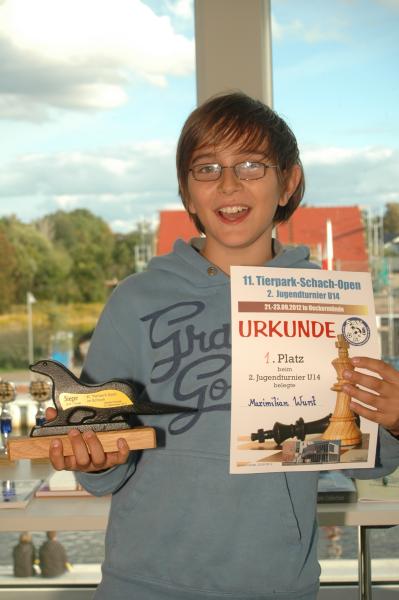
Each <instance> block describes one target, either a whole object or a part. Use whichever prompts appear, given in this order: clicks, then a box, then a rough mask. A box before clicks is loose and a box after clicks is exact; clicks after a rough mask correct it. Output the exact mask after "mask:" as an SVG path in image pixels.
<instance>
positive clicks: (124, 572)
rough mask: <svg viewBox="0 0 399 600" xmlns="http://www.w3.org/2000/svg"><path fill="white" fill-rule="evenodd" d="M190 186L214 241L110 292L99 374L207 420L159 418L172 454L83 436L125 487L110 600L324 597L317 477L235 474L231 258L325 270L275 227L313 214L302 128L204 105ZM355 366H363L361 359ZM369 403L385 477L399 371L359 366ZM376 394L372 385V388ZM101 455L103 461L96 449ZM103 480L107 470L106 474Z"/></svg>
mask: <svg viewBox="0 0 399 600" xmlns="http://www.w3.org/2000/svg"><path fill="white" fill-rule="evenodd" d="M177 173H178V180H179V192H180V195H181V197H182V200H183V203H184V206H185V207H186V209H187V210H188V212H189V213H190V215H191V216H192V218H193V219H194V221H195V223H196V224H197V227H198V228H199V230H200V231H202V232H205V233H206V237H205V238H201V239H200V240H194V241H193V242H192V245H190V244H186V243H184V242H182V241H181V240H178V241H177V242H176V244H175V247H174V251H173V252H172V253H171V254H170V255H167V256H163V257H159V258H155V259H153V260H152V261H151V263H150V265H149V269H148V271H147V272H145V273H142V274H140V275H134V276H132V277H129V278H127V279H126V280H125V281H123V282H122V283H121V284H120V285H119V286H118V288H117V289H116V291H115V292H114V293H113V295H112V297H111V298H110V300H109V302H108V304H107V306H106V308H105V310H104V312H103V314H102V316H101V319H100V321H99V324H98V326H97V328H96V331H95V333H94V336H93V339H92V342H91V346H90V350H89V354H88V357H87V360H86V363H85V368H84V377H85V378H86V380H88V381H97V382H99V381H106V380H108V379H111V378H122V379H129V380H131V381H132V382H133V383H134V384H135V386H136V387H137V389H138V391H139V392H140V393H144V394H146V395H147V396H148V397H149V398H151V400H153V401H158V402H164V403H173V404H177V403H178V402H181V403H182V406H191V407H195V408H197V409H198V412H195V413H181V414H179V415H172V416H170V415H169V416H168V415H162V416H157V417H156V420H155V418H154V417H148V418H143V419H142V422H143V424H145V425H147V424H148V425H155V426H157V427H158V428H159V431H160V432H161V433H162V436H161V435H158V444H159V447H158V448H157V449H155V450H151V451H147V452H143V453H137V452H136V453H130V454H129V452H128V449H127V447H126V445H125V443H124V441H123V440H120V442H119V451H118V452H114V453H108V454H105V453H104V452H103V450H102V447H101V444H100V443H99V441H98V439H97V437H96V435H95V434H94V433H93V432H87V433H85V434H83V436H82V435H81V434H80V433H79V432H78V431H75V432H73V433H72V432H71V433H70V437H71V441H72V445H73V448H74V451H75V455H74V456H73V457H70V458H65V459H64V458H63V456H62V448H61V443H60V441H57V442H54V443H53V447H52V449H51V460H52V463H53V465H54V467H55V468H56V469H62V468H68V469H74V470H77V471H80V473H79V475H78V478H79V481H80V482H81V483H82V484H83V485H84V486H85V487H86V488H87V489H88V490H89V491H91V492H92V493H94V494H97V495H102V494H108V493H112V494H113V496H112V508H111V514H110V520H109V525H108V530H107V536H106V556H105V561H104V565H103V579H102V582H101V584H100V586H99V588H98V590H97V593H96V596H95V597H96V599H97V600H105V599H106V600H126V599H127V598H135V599H137V600H161V599H162V600H180V599H181V600H183V599H184V600H199V599H203V598H209V599H212V600H222V599H224V600H226V599H229V600H250V599H251V600H255V599H257V600H260V599H263V600H270V599H272V598H279V600H314V599H315V598H316V596H317V590H318V576H319V567H318V564H317V555H316V554H317V525H316V519H315V513H316V493H317V473H315V472H305V473H303V472H302V473H291V472H290V473H270V474H267V475H264V474H258V475H229V473H228V454H229V433H230V431H229V429H230V415H229V412H228V410H229V404H230V294H229V291H230V290H229V277H228V275H229V269H230V265H268V266H276V267H284V266H286V267H297V268H304V269H305V268H306V269H307V268H315V267H316V265H312V264H311V263H310V262H309V261H308V256H309V254H308V250H307V249H306V248H304V247H297V248H282V247H281V246H280V245H279V244H278V242H277V241H276V240H273V239H272V229H273V227H274V225H275V224H276V223H278V222H281V221H284V220H286V219H288V218H289V216H290V215H291V214H292V213H293V212H294V210H295V209H296V207H297V206H298V205H299V203H300V201H301V199H302V196H303V191H304V176H303V171H302V166H301V162H300V160H299V154H298V148H297V143H296V140H295V137H294V135H293V134H292V132H291V131H290V129H289V128H288V127H287V125H286V123H284V121H283V120H282V119H280V118H279V117H278V116H277V115H276V114H275V113H274V112H273V111H272V110H270V109H269V108H268V107H266V106H265V105H263V104H262V103H261V102H258V101H256V100H253V99H251V98H249V97H248V96H246V95H244V94H241V93H231V94H225V95H222V96H218V97H215V98H213V99H210V100H209V101H207V102H205V103H204V104H203V105H202V106H200V107H199V108H198V109H196V110H195V111H194V112H193V113H192V114H191V115H190V117H189V118H188V120H187V121H186V124H185V125H184V127H183V130H182V133H181V136H180V140H179V144H178V148H177ZM354 362H355V361H354ZM356 366H366V367H368V368H370V369H371V370H373V371H375V372H376V373H377V375H378V374H379V375H381V376H382V379H379V378H378V377H372V376H365V375H361V374H360V373H356V374H354V375H353V377H352V381H353V386H350V393H351V394H352V396H353V397H354V398H357V399H360V400H362V401H363V402H365V403H366V404H369V405H373V406H376V407H377V409H378V410H377V411H375V412H374V411H372V410H370V409H367V408H364V407H361V406H359V405H358V404H356V403H355V402H354V404H355V410H356V411H357V412H358V413H359V414H362V415H364V416H367V417H370V418H372V419H374V420H377V421H378V422H380V423H381V424H382V425H384V427H385V428H387V429H390V430H391V433H390V432H388V431H387V430H386V429H385V428H383V427H381V432H380V442H381V443H380V455H379V461H380V464H381V466H380V467H379V468H378V469H374V470H368V471H365V470H360V471H359V472H357V473H356V475H357V476H362V477H373V476H374V477H378V476H381V475H383V474H385V473H388V472H390V471H391V470H392V469H393V468H394V467H395V466H397V464H398V462H399V460H398V459H399V441H398V440H397V439H396V438H395V435H397V434H399V407H398V398H399V374H398V373H397V372H396V371H395V370H394V369H392V368H390V367H389V366H387V365H385V364H384V363H383V362H382V361H377V360H371V359H366V358H361V359H358V362H357V363H356ZM359 384H361V385H362V386H364V387H366V388H368V390H371V392H370V391H367V390H363V391H361V390H360V389H358V388H357V385H359ZM88 449H89V450H90V453H89V452H88ZM96 471H100V472H96Z"/></svg>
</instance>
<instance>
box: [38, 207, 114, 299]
mask: <svg viewBox="0 0 399 600" xmlns="http://www.w3.org/2000/svg"><path fill="white" fill-rule="evenodd" d="M46 228H47V229H48V231H50V232H51V236H52V240H53V244H54V247H55V248H56V249H58V250H59V251H61V252H63V253H67V254H68V256H69V259H70V262H71V268H70V272H69V276H68V281H66V282H65V284H66V285H65V286H64V293H65V299H67V300H72V301H83V302H97V301H104V300H105V297H106V285H105V282H106V280H107V278H108V277H109V275H110V272H111V270H112V268H111V267H112V253H113V248H114V236H113V233H112V231H111V230H110V228H109V227H108V225H107V224H106V223H105V221H103V220H102V219H101V218H100V217H97V216H95V215H93V214H92V213H91V212H90V211H88V210H86V209H77V210H74V211H72V212H69V213H67V212H64V211H58V212H56V213H54V214H52V215H48V216H47V217H46Z"/></svg>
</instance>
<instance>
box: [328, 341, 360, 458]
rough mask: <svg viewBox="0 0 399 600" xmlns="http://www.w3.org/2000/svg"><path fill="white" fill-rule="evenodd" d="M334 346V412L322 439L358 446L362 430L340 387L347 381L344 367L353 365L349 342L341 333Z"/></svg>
mask: <svg viewBox="0 0 399 600" xmlns="http://www.w3.org/2000/svg"><path fill="white" fill-rule="evenodd" d="M335 346H336V347H337V348H338V358H335V359H334V360H333V361H332V365H333V366H334V368H335V370H336V371H337V375H338V378H337V381H336V383H334V385H333V386H332V388H331V389H332V390H333V391H334V392H337V399H336V403H335V409H334V412H333V414H332V416H331V418H330V424H329V426H328V427H327V429H326V430H325V432H324V433H323V436H322V439H323V440H339V441H340V442H341V447H344V446H346V447H348V446H358V445H359V444H360V443H361V441H362V432H361V431H360V429H359V427H358V425H357V424H356V415H355V413H354V412H352V411H351V409H350V408H349V404H350V400H351V397H350V396H349V394H347V393H346V392H345V391H344V390H343V389H342V388H343V385H344V384H345V383H349V381H347V380H346V379H345V378H344V376H343V372H344V371H345V369H349V370H351V371H353V365H352V363H351V361H350V358H349V353H348V348H349V344H348V342H347V341H346V340H345V338H344V336H343V335H337V341H336V342H335Z"/></svg>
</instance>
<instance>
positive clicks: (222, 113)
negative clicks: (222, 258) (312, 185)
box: [176, 92, 305, 233]
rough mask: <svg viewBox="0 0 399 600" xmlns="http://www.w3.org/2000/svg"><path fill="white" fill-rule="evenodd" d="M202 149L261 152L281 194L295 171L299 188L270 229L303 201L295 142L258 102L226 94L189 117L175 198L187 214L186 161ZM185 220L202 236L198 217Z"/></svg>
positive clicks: (180, 148) (181, 143)
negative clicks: (233, 148) (219, 147)
mask: <svg viewBox="0 0 399 600" xmlns="http://www.w3.org/2000/svg"><path fill="white" fill-rule="evenodd" d="M207 144H215V145H235V144H239V145H240V147H241V149H242V150H243V151H249V152H255V151H257V152H259V151H261V152H265V155H266V156H267V158H268V159H270V160H272V161H273V163H275V164H277V165H278V168H277V176H278V178H279V181H280V184H281V186H282V188H283V189H284V186H285V182H286V179H287V176H288V175H289V174H290V171H291V169H292V167H294V165H299V166H300V168H301V179H300V181H299V184H298V186H297V188H296V190H295V191H294V193H293V194H292V196H291V197H290V199H289V201H288V203H287V204H286V206H279V207H278V208H277V210H276V214H275V215H274V223H281V222H283V221H287V220H288V219H289V217H290V216H291V215H292V213H293V212H294V211H295V209H296V208H297V207H298V206H299V204H300V202H301V200H302V198H303V194H304V191H305V176H304V173H303V168H302V163H301V161H300V158H299V150H298V144H297V141H296V138H295V136H294V134H293V133H292V131H291V129H290V128H289V127H288V125H287V123H286V122H285V121H284V120H283V119H282V118H281V117H279V116H278V115H277V113H275V112H274V111H273V110H272V109H271V108H269V107H268V106H266V105H265V104H263V102H261V101H260V100H255V99H254V98H250V97H249V96H247V95H246V94H244V93H242V92H230V93H227V94H222V95H217V96H213V97H212V98H210V99H209V100H207V101H206V102H204V103H203V104H201V106H199V107H198V108H196V109H195V110H194V111H193V112H192V113H191V114H190V115H189V117H188V118H187V120H186V122H185V124H184V126H183V129H182V131H181V134H180V138H179V141H178V145H177V152H176V167H177V177H178V181H179V195H180V197H181V199H182V201H183V204H184V207H185V208H186V209H187V202H188V185H187V183H188V176H189V169H190V164H191V159H192V156H193V154H194V152H195V150H197V149H198V148H200V147H201V146H204V145H207ZM187 210H188V209H187ZM190 216H191V218H192V219H193V221H194V223H195V225H196V227H197V228H198V230H199V231H201V232H203V233H204V228H203V225H202V223H201V221H200V220H199V219H198V217H197V216H196V215H194V214H190Z"/></svg>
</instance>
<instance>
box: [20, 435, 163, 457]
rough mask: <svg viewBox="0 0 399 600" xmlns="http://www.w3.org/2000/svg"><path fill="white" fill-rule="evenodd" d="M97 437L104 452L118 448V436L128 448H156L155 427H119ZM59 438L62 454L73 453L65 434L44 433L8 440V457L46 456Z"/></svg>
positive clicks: (68, 454)
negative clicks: (37, 435) (52, 444)
mask: <svg viewBox="0 0 399 600" xmlns="http://www.w3.org/2000/svg"><path fill="white" fill-rule="evenodd" d="M96 433H97V437H98V439H99V440H100V442H101V443H102V445H103V448H104V450H105V452H115V451H116V450H118V447H117V441H118V440H119V439H120V438H123V439H124V440H126V442H127V444H128V446H129V449H130V450H145V449H148V448H156V445H157V442H156V437H155V429H154V428H153V427H133V428H132V429H120V430H115V431H97V432H96ZM54 439H57V440H61V441H62V447H63V450H64V456H71V455H72V454H73V451H72V446H71V442H70V440H69V437H68V436H67V435H57V436H55V435H46V436H42V437H23V438H22V437H20V438H11V439H9V440H8V458H9V460H10V461H12V460H20V459H21V458H32V459H35V458H48V456H49V452H50V443H51V442H52V441H53V440H54Z"/></svg>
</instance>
